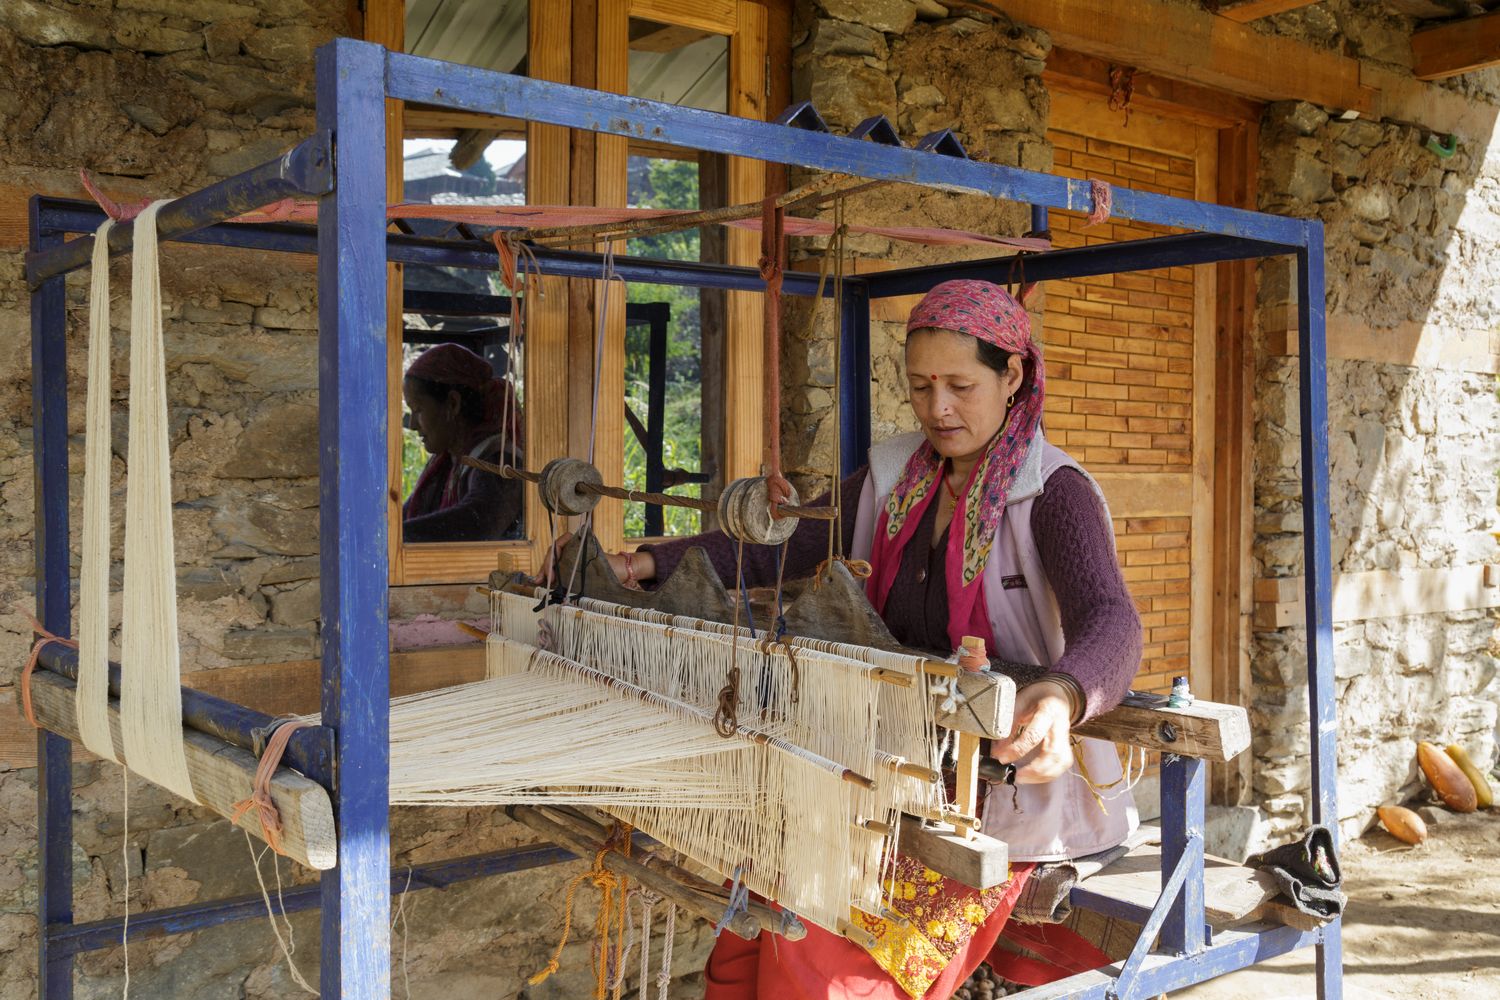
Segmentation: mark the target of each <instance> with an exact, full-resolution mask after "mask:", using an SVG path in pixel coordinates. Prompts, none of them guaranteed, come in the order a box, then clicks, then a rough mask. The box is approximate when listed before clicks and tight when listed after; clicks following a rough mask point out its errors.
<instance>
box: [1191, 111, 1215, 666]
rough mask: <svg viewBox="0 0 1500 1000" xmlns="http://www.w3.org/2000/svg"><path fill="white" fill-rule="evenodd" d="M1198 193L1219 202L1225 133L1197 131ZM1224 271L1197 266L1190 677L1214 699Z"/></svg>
mask: <svg viewBox="0 0 1500 1000" xmlns="http://www.w3.org/2000/svg"><path fill="white" fill-rule="evenodd" d="M1193 136H1194V145H1195V148H1194V151H1193V171H1194V177H1193V190H1194V197H1196V198H1197V199H1198V200H1199V201H1206V202H1217V201H1218V200H1219V190H1218V188H1219V133H1218V130H1217V129H1213V128H1208V127H1205V126H1202V125H1200V126H1197V127H1196V128H1194V129H1193ZM1218 277H1219V274H1218V268H1217V267H1215V266H1213V265H1209V264H1204V265H1201V266H1199V267H1195V268H1193V424H1192V463H1193V464H1192V470H1193V471H1192V480H1193V485H1192V508H1191V512H1190V514H1189V521H1188V524H1189V528H1188V560H1189V563H1188V565H1189V566H1190V567H1192V569H1193V570H1195V572H1193V573H1192V575H1191V576H1190V577H1189V593H1188V622H1189V629H1190V635H1189V638H1188V670H1187V674H1188V679H1189V682H1190V683H1191V684H1192V688H1193V690H1194V691H1198V692H1200V693H1202V694H1204V695H1208V694H1209V693H1210V692H1211V691H1212V690H1213V647H1214V638H1215V636H1214V633H1213V620H1214V610H1213V595H1214V590H1213V584H1214V579H1213V574H1212V573H1211V572H1208V570H1209V569H1210V567H1211V566H1212V565H1213V558H1214V449H1215V447H1216V445H1217V442H1218V436H1217V434H1216V433H1215V431H1214V425H1215V423H1216V422H1217V420H1218V408H1219V401H1218V378H1217V371H1216V369H1215V367H1214V359H1215V358H1216V357H1218V353H1219V329H1218V323H1217V320H1218V315H1217V311H1218V310H1217V301H1218V294H1219V292H1218Z"/></svg>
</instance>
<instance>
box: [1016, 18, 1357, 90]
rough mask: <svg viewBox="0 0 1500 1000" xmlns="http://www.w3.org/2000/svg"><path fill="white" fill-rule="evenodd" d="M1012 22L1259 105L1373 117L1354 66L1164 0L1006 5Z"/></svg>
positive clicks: (1061, 42)
mask: <svg viewBox="0 0 1500 1000" xmlns="http://www.w3.org/2000/svg"><path fill="white" fill-rule="evenodd" d="M1004 7H1005V12H1006V14H1008V15H1009V16H1010V17H1011V18H1013V19H1014V20H1017V21H1020V22H1023V23H1025V24H1030V25H1034V26H1036V27H1038V28H1043V29H1045V30H1046V31H1047V32H1048V33H1049V34H1050V35H1051V36H1052V42H1053V44H1054V45H1060V46H1063V47H1064V48H1067V49H1072V50H1074V51H1078V52H1082V53H1084V54H1086V55H1091V56H1094V57H1096V58H1099V59H1107V60H1111V61H1114V62H1117V63H1120V64H1123V65H1127V66H1134V67H1136V68H1137V69H1138V70H1147V71H1149V72H1153V73H1157V74H1160V75H1162V76H1165V77H1175V78H1177V79H1181V80H1190V81H1193V82H1196V83H1200V84H1206V85H1208V86H1212V87H1217V88H1219V89H1221V90H1227V91H1229V92H1230V93H1231V94H1239V95H1242V96H1245V97H1250V98H1254V99H1256V100H1266V101H1288V100H1307V101H1311V102H1313V103H1314V104H1321V105H1324V106H1326V107H1332V108H1353V109H1355V110H1357V111H1360V112H1362V113H1370V112H1372V111H1373V110H1374V107H1375V98H1374V93H1373V91H1372V90H1371V89H1370V88H1367V87H1365V86H1363V84H1362V81H1361V68H1360V64H1359V61H1358V60H1357V59H1353V58H1350V57H1347V56H1343V55H1337V54H1335V53H1332V52H1327V51H1324V50H1320V49H1314V48H1313V47H1312V46H1310V45H1306V44H1304V43H1302V42H1299V41H1295V40H1293V39H1290V38H1284V37H1279V36H1276V35H1264V34H1261V33H1260V32H1258V31H1255V30H1254V29H1253V28H1250V27H1247V26H1246V25H1242V24H1237V23H1235V22H1233V21H1230V20H1228V19H1227V18H1223V17H1218V16H1216V15H1214V14H1210V13H1208V12H1207V11H1203V10H1199V9H1194V8H1192V7H1187V6H1183V5H1181V4H1175V3H1169V2H1166V0H1137V2H1134V3H1129V4H1122V3H1118V2H1115V0H1070V2H1068V3H1057V2H1056V0H1006V3H1005V5H1004Z"/></svg>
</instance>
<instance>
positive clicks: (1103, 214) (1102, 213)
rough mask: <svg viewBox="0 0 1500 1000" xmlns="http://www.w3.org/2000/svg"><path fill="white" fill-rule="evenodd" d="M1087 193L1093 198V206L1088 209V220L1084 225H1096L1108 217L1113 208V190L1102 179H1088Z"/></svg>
mask: <svg viewBox="0 0 1500 1000" xmlns="http://www.w3.org/2000/svg"><path fill="white" fill-rule="evenodd" d="M1089 195H1090V196H1091V197H1092V198H1093V199H1094V207H1093V208H1092V209H1091V210H1090V211H1089V217H1088V221H1087V222H1085V223H1084V225H1085V226H1097V225H1098V224H1099V223H1101V222H1104V221H1105V220H1106V219H1108V218H1109V215H1110V212H1111V211H1113V210H1114V200H1115V198H1114V192H1113V190H1112V189H1111V188H1110V186H1109V185H1108V184H1106V183H1105V182H1104V181H1096V180H1094V179H1093V178H1090V179H1089Z"/></svg>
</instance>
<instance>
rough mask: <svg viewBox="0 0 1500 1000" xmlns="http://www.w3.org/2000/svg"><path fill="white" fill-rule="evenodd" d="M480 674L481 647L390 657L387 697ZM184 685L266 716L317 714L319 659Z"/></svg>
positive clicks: (229, 672) (198, 673)
mask: <svg viewBox="0 0 1500 1000" xmlns="http://www.w3.org/2000/svg"><path fill="white" fill-rule="evenodd" d="M484 675H485V652H484V644H483V643H464V644H462V645H458V646H433V647H431V648H428V649H414V650H408V651H406V652H401V653H393V654H391V697H392V698H399V697H401V696H402V695H407V694H418V693H420V692H422V691H431V690H433V689H435V688H442V687H453V686H455V685H458V684H471V683H473V682H474V681H480V680H484ZM182 684H183V686H184V687H189V688H193V689H194V690H196V691H203V692H205V693H206V694H211V695H214V696H216V697H219V698H223V699H224V700H226V701H232V702H234V703H235V704H237V705H244V706H246V707H247V708H253V709H255V710H256V711H258V712H265V713H266V714H267V715H285V714H291V715H309V714H311V713H313V712H316V711H318V700H319V691H320V687H321V681H320V679H319V661H317V660H290V661H287V662H285V663H258V664H253V665H250V666H244V667H219V668H218V669H216V670H194V671H190V672H188V673H185V674H183V675H182Z"/></svg>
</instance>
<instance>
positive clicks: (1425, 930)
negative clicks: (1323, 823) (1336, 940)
mask: <svg viewBox="0 0 1500 1000" xmlns="http://www.w3.org/2000/svg"><path fill="white" fill-rule="evenodd" d="M1441 815H1442V822H1440V823H1437V824H1432V823H1429V824H1428V833H1429V836H1428V839H1427V842H1426V843H1425V844H1422V845H1421V846H1420V847H1408V846H1406V845H1405V844H1403V843H1401V842H1400V841H1398V840H1396V839H1395V838H1394V837H1392V836H1390V835H1389V834H1387V833H1386V832H1385V831H1383V830H1378V829H1377V830H1373V831H1371V832H1370V833H1368V834H1366V835H1365V836H1364V837H1362V838H1361V839H1359V840H1358V841H1355V842H1354V843H1352V844H1348V845H1346V847H1345V850H1344V853H1343V863H1344V883H1345V890H1346V891H1347V892H1348V893H1349V908H1348V910H1347V911H1346V913H1345V917H1344V996H1345V997H1346V998H1348V1000H1365V998H1372V997H1400V998H1402V1000H1450V998H1463V1000H1490V998H1494V997H1500V810H1490V811H1488V812H1478V813H1472V814H1469V815H1467V816H1461V815H1458V814H1455V813H1447V812H1444V813H1442V814H1441ZM1314 995H1315V987H1314V983H1313V952H1312V950H1311V949H1308V950H1306V951H1300V952H1294V953H1292V954H1291V955H1283V956H1282V957H1281V958H1278V959H1275V960H1273V961H1270V962H1266V963H1263V964H1261V965H1257V966H1255V967H1254V968H1251V969H1246V970H1244V971H1243V972H1237V973H1235V974H1233V975H1230V976H1224V977H1223V978H1220V979H1217V980H1214V981H1213V982H1209V983H1204V984H1202V985H1201V986H1197V987H1194V988H1193V989H1189V990H1181V991H1179V992H1177V993H1173V994H1172V1000H1283V998H1293V997H1296V998H1302V997H1311V996H1314Z"/></svg>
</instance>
